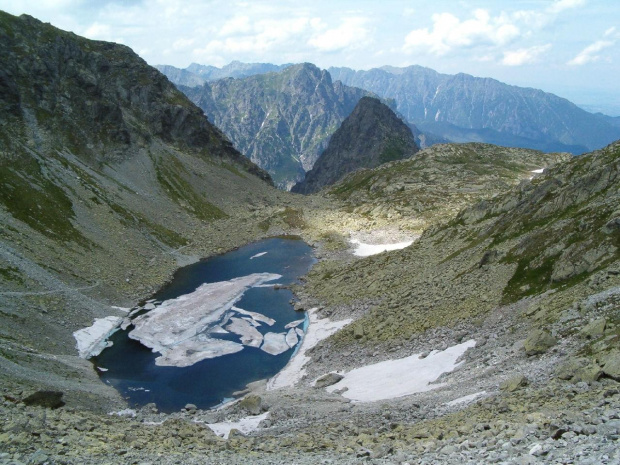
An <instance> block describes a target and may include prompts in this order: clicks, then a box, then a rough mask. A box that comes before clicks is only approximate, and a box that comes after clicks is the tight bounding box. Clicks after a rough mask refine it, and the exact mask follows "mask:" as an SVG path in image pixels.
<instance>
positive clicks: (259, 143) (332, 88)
mask: <svg viewBox="0 0 620 465" xmlns="http://www.w3.org/2000/svg"><path fill="white" fill-rule="evenodd" d="M179 88H180V89H181V90H182V91H183V92H184V93H185V94H186V95H187V96H188V97H189V98H190V100H192V101H193V102H194V103H195V104H196V105H198V106H199V107H200V108H202V109H203V110H204V112H205V114H206V115H207V117H208V118H209V120H210V121H212V122H213V123H214V124H215V125H216V126H218V127H219V128H220V129H222V131H224V133H225V134H226V135H227V136H228V137H229V138H230V140H231V141H232V142H233V144H234V145H235V147H236V148H237V149H238V150H239V151H241V152H242V153H243V154H245V155H246V156H247V157H248V158H250V159H251V160H253V161H254V162H255V163H256V164H257V165H259V166H260V167H261V168H263V169H265V170H267V171H268V172H269V173H270V174H271V176H272V178H273V180H274V182H275V183H276V184H277V185H278V186H279V187H280V188H283V189H290V188H291V187H292V186H293V185H294V184H295V183H296V182H298V181H301V180H303V179H304V176H305V173H306V171H308V170H309V169H310V168H312V166H313V165H314V162H315V161H316V159H317V158H318V157H319V155H320V154H321V152H323V150H325V148H326V147H327V142H328V140H329V138H330V136H331V135H332V134H333V133H334V132H335V131H336V129H338V127H339V126H340V124H341V123H342V121H344V119H345V118H346V117H347V116H349V114H351V112H352V111H353V108H354V107H355V105H356V104H357V102H358V101H359V100H360V98H362V97H363V96H365V95H370V94H371V93H370V92H367V91H364V90H362V89H357V88H354V87H349V86H345V85H343V84H342V83H340V82H332V79H331V76H330V74H329V73H328V72H327V71H324V70H323V71H321V70H320V69H319V68H317V67H316V66H314V65H312V64H309V63H304V64H299V65H292V66H289V67H287V68H285V69H284V70H282V71H280V72H278V73H266V74H259V75H254V76H249V77H245V78H242V79H232V78H226V79H220V80H217V81H213V82H205V83H204V84H203V85H202V86H198V87H186V86H179Z"/></svg>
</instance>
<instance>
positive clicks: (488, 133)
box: [329, 66, 620, 154]
mask: <svg viewBox="0 0 620 465" xmlns="http://www.w3.org/2000/svg"><path fill="white" fill-rule="evenodd" d="M329 72H330V74H331V75H332V77H333V79H334V80H340V81H342V82H343V83H344V84H347V85H350V86H356V87H360V88H362V89H366V90H369V91H371V92H374V93H376V94H377V95H379V96H381V97H386V98H393V99H394V100H396V104H397V109H398V111H399V112H400V113H402V114H403V115H404V116H405V118H407V120H408V121H411V122H412V123H414V124H416V125H417V126H418V127H419V128H420V129H422V130H423V131H426V132H431V133H434V134H437V135H439V136H442V137H445V138H446V139H448V140H451V141H454V142H470V141H472V142H489V143H494V144H499V145H506V146H510V147H513V146H521V147H525V148H533V149H540V150H546V151H559V150H562V151H568V152H570V153H573V154H580V153H583V152H586V151H589V150H594V149H599V148H601V147H604V146H605V145H607V144H609V143H611V142H612V141H614V140H616V139H618V137H620V130H618V126H617V124H613V123H612V122H610V121H609V119H610V117H606V116H604V115H596V114H592V113H588V112H587V111H585V110H582V109H581V108H579V107H577V106H576V105H575V104H573V103H571V102H569V101H568V100H566V99H563V98H561V97H558V96H556V95H553V94H550V93H547V92H543V91H542V90H538V89H531V88H523V87H516V86H510V85H507V84H504V83H502V82H499V81H496V80H495V79H489V78H478V77H474V76H470V75H468V74H463V73H459V74H456V75H449V74H440V73H438V72H436V71H433V70H432V69H429V68H424V67H421V66H409V67H407V68H396V67H391V66H384V67H383V68H376V69H371V70H368V71H354V70H352V69H349V68H329ZM611 119H613V118H611Z"/></svg>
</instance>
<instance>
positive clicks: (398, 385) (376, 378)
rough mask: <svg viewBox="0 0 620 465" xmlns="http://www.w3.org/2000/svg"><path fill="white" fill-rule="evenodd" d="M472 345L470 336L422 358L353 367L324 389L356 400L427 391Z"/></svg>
mask: <svg viewBox="0 0 620 465" xmlns="http://www.w3.org/2000/svg"><path fill="white" fill-rule="evenodd" d="M475 345H476V341H474V340H473V339H471V340H469V341H467V342H463V343H462V344H458V345H455V346H452V347H449V348H447V349H446V350H444V351H441V352H437V351H433V352H431V353H430V354H429V355H428V356H427V357H426V358H423V359H421V358H420V355H419V354H415V355H411V356H409V357H405V358H401V359H398V360H386V361H384V362H379V363H375V364H372V365H367V366H364V367H360V368H356V369H354V370H351V371H349V372H348V373H345V374H344V378H343V379H342V380H340V381H339V382H337V383H336V384H333V385H331V386H329V387H327V388H326V390H327V391H328V392H334V391H341V390H344V391H341V392H342V396H343V397H346V398H348V399H351V400H353V401H359V402H374V401H378V400H386V399H394V398H396V397H402V396H407V395H410V394H415V393H417V392H426V391H430V390H432V389H435V388H438V387H441V386H442V384H431V383H433V382H434V381H436V380H437V379H438V378H439V377H440V376H441V375H442V374H444V373H449V372H451V371H453V370H454V369H455V368H456V367H458V366H459V365H460V364H461V363H462V362H459V363H457V360H458V359H459V357H461V356H462V355H463V354H464V353H465V351H466V350H467V349H469V348H471V347H474V346H475ZM345 388H346V389H345Z"/></svg>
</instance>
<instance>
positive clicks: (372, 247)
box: [351, 239, 413, 257]
mask: <svg viewBox="0 0 620 465" xmlns="http://www.w3.org/2000/svg"><path fill="white" fill-rule="evenodd" d="M351 244H354V245H355V250H354V251H353V255H356V256H358V257H369V256H370V255H376V254H379V253H381V252H386V251H390V250H399V249H404V248H405V247H409V246H410V245H411V244H413V241H412V240H411V241H405V242H396V243H392V244H365V243H364V242H361V241H359V240H357V239H351Z"/></svg>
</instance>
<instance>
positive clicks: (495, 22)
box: [403, 9, 520, 55]
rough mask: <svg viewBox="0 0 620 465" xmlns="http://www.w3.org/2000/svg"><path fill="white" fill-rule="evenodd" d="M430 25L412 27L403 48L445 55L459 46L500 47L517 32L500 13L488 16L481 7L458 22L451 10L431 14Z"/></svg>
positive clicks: (504, 15)
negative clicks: (421, 27) (429, 26)
mask: <svg viewBox="0 0 620 465" xmlns="http://www.w3.org/2000/svg"><path fill="white" fill-rule="evenodd" d="M432 20H433V27H432V29H430V30H429V28H423V29H415V30H413V31H411V32H410V33H409V34H408V35H407V37H406V38H405V45H404V47H403V48H404V50H405V51H406V52H412V51H415V50H420V49H422V50H428V51H429V52H430V53H431V54H434V55H445V54H446V53H448V52H451V51H453V50H455V49H459V48H471V47H475V46H478V45H491V46H503V45H506V44H508V43H510V42H511V41H512V40H514V39H515V38H517V37H518V36H519V35H520V30H519V27H518V26H517V25H516V24H515V23H514V22H513V21H512V20H511V18H510V17H509V16H508V15H506V14H504V13H502V14H500V15H499V16H495V17H491V15H490V14H489V12H488V11H487V10H484V9H477V10H475V11H474V13H473V17H472V18H470V19H466V20H464V21H461V20H460V19H459V18H457V17H456V16H454V15H453V14H451V13H440V14H435V15H433V16H432Z"/></svg>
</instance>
